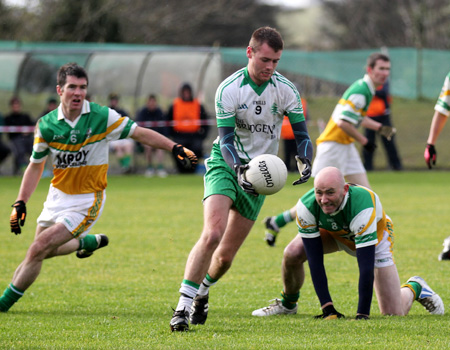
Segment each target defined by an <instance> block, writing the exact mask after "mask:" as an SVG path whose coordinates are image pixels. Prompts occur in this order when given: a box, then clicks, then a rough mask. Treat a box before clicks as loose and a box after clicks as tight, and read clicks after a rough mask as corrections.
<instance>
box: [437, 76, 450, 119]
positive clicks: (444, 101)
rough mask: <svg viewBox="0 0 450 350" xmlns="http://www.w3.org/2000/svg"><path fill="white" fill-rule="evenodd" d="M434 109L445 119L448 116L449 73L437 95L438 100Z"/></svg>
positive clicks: (449, 110) (449, 113)
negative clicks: (444, 116)
mask: <svg viewBox="0 0 450 350" xmlns="http://www.w3.org/2000/svg"><path fill="white" fill-rule="evenodd" d="M434 109H435V110H436V111H438V112H439V113H442V114H443V115H446V116H447V117H448V116H450V73H448V74H447V76H446V77H445V81H444V85H443V86H442V90H441V94H440V95H439V99H438V100H437V102H436V105H435V106H434Z"/></svg>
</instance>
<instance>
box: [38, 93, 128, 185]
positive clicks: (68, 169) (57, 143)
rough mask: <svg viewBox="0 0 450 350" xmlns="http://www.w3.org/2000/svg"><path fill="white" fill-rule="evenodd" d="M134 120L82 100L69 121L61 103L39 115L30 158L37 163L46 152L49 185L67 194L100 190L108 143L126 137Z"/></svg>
mask: <svg viewBox="0 0 450 350" xmlns="http://www.w3.org/2000/svg"><path fill="white" fill-rule="evenodd" d="M135 128H136V124H135V123H134V122H133V121H132V120H131V119H129V118H128V117H121V116H120V115H119V114H118V113H117V112H115V111H114V110H112V109H110V108H108V107H102V106H99V105H97V104H96V103H93V102H88V101H85V102H84V105H83V109H82V112H81V115H80V116H79V117H78V118H77V119H76V120H74V121H73V122H72V121H70V120H68V119H66V118H65V117H64V115H63V112H62V109H61V106H59V107H58V108H57V109H55V110H54V111H52V112H50V113H48V114H47V115H45V116H43V117H42V118H40V119H39V121H38V123H37V125H36V129H35V137H34V145H33V153H32V155H31V158H30V161H31V162H34V163H40V162H43V161H45V160H46V158H47V156H48V155H50V156H51V159H52V163H53V179H52V185H53V186H54V187H56V188H57V189H59V190H61V191H63V192H64V193H67V194H82V193H93V192H98V191H102V190H104V189H105V188H106V185H107V179H106V174H107V171H108V158H109V148H108V143H109V142H110V141H113V140H118V139H124V138H127V137H130V136H131V135H132V134H133V132H134V129H135Z"/></svg>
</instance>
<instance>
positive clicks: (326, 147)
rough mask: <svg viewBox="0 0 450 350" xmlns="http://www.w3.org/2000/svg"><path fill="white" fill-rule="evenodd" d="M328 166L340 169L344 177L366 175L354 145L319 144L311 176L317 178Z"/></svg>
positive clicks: (328, 142) (329, 142)
mask: <svg viewBox="0 0 450 350" xmlns="http://www.w3.org/2000/svg"><path fill="white" fill-rule="evenodd" d="M328 166H334V167H336V168H338V169H339V170H340V171H341V173H342V175H344V176H347V175H354V174H365V173H366V169H365V168H364V165H363V163H362V161H361V157H360V156H359V152H358V150H357V149H356V147H355V145H354V144H353V143H350V144H348V145H343V144H342V143H337V142H331V141H327V142H322V143H319V144H318V145H317V150H316V158H314V162H313V164H312V170H311V172H312V173H311V176H312V177H315V176H316V175H317V173H318V172H319V171H320V170H322V169H323V168H326V167H328Z"/></svg>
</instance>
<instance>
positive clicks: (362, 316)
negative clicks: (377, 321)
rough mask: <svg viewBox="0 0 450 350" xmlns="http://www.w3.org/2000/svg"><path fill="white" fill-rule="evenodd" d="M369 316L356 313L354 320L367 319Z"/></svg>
mask: <svg viewBox="0 0 450 350" xmlns="http://www.w3.org/2000/svg"><path fill="white" fill-rule="evenodd" d="M369 319H370V317H369V316H368V315H356V317H355V320H369Z"/></svg>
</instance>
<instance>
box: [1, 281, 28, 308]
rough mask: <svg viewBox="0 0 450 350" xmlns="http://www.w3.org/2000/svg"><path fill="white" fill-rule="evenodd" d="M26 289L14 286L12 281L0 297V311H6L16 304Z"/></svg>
mask: <svg viewBox="0 0 450 350" xmlns="http://www.w3.org/2000/svg"><path fill="white" fill-rule="evenodd" d="M23 293H25V292H24V291H22V290H20V289H18V288H17V287H14V285H13V284H12V283H10V284H9V286H8V287H7V288H6V289H5V291H4V292H3V295H2V296H1V297H0V311H1V312H6V311H8V310H9V309H10V307H11V306H13V305H14V303H15V302H17V301H18V300H19V299H20V298H21V297H22V296H23Z"/></svg>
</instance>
